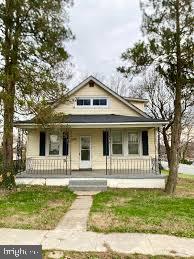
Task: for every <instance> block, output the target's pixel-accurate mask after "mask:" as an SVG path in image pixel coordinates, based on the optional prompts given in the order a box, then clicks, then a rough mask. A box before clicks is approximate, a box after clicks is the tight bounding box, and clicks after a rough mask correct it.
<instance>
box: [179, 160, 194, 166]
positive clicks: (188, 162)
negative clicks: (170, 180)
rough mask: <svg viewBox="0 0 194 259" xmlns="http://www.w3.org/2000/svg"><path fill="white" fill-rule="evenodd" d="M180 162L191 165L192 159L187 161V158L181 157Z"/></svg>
mask: <svg viewBox="0 0 194 259" xmlns="http://www.w3.org/2000/svg"><path fill="white" fill-rule="evenodd" d="M180 163H181V164H185V165H192V163H193V162H192V161H189V160H187V159H181V160H180Z"/></svg>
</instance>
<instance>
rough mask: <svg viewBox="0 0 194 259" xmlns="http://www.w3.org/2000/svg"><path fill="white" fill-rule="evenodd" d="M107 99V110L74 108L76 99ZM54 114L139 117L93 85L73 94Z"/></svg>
mask: <svg viewBox="0 0 194 259" xmlns="http://www.w3.org/2000/svg"><path fill="white" fill-rule="evenodd" d="M95 96H96V97H107V98H108V102H109V106H108V107H107V108H102V107H101V108H98V107H97V108H92V107H89V108H88V107H87V108H80V107H76V106H75V98H76V97H95ZM55 110H56V112H63V113H66V114H120V115H128V116H140V115H139V114H138V113H137V112H135V111H134V110H133V109H131V108H130V107H128V106H127V105H125V104H124V103H122V102H121V101H120V100H118V99H117V98H115V97H114V96H112V95H111V94H110V93H108V92H107V91H105V90H104V89H102V88H101V87H99V86H97V85H94V87H89V85H86V86H84V87H82V88H81V89H80V90H78V91H77V92H76V93H75V94H73V95H72V96H71V98H70V100H69V102H67V103H65V104H60V105H59V106H58V107H57V108H56V109H55Z"/></svg>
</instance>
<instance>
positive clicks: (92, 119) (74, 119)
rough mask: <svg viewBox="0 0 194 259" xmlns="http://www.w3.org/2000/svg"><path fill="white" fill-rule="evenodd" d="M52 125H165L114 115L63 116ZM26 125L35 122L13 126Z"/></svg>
mask: <svg viewBox="0 0 194 259" xmlns="http://www.w3.org/2000/svg"><path fill="white" fill-rule="evenodd" d="M52 123H65V124H71V123H73V124H99V123H100V124H109V123H160V124H163V123H164V124H165V123H166V121H164V120H158V119H153V118H150V117H149V118H145V117H136V116H124V115H116V114H104V115H74V114H73V115H64V116H62V117H61V118H60V120H59V118H57V119H56V120H55V121H52ZM20 124H22V125H24V124H25V125H26V124H36V123H35V121H34V120H33V119H32V120H25V121H16V122H15V126H17V125H20Z"/></svg>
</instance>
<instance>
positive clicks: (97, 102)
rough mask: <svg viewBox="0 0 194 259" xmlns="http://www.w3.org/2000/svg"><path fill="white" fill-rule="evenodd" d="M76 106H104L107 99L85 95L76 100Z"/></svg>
mask: <svg viewBox="0 0 194 259" xmlns="http://www.w3.org/2000/svg"><path fill="white" fill-rule="evenodd" d="M76 103H77V106H80V107H84V106H86V107H87V106H91V107H98V106H101V107H102V106H105V107H107V103H108V102H107V99H106V98H99V97H96V98H87V97H83V98H82V97H80V98H77V100H76Z"/></svg>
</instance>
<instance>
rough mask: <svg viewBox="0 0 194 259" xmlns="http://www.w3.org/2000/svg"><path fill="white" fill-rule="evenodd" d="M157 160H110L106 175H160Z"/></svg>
mask: <svg viewBox="0 0 194 259" xmlns="http://www.w3.org/2000/svg"><path fill="white" fill-rule="evenodd" d="M159 173H160V172H159V162H158V159H156V158H151V157H150V158H109V161H107V169H106V174H111V175H114V174H119V175H121V174H130V175H148V174H150V175H151V174H152V175H153V174H159Z"/></svg>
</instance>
